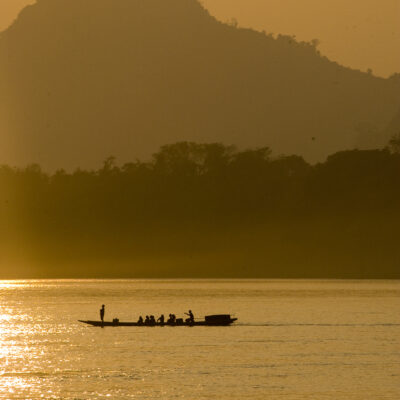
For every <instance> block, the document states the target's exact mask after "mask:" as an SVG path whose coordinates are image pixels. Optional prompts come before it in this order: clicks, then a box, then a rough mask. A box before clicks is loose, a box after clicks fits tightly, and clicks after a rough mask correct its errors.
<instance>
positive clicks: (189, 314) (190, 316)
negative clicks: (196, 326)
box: [185, 310, 194, 324]
mask: <svg viewBox="0 0 400 400" xmlns="http://www.w3.org/2000/svg"><path fill="white" fill-rule="evenodd" d="M185 314H186V315H188V316H189V318H186V322H187V323H188V324H193V323H194V315H193V313H192V310H189V312H187V313H185Z"/></svg>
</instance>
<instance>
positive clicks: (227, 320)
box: [79, 314, 237, 327]
mask: <svg viewBox="0 0 400 400" xmlns="http://www.w3.org/2000/svg"><path fill="white" fill-rule="evenodd" d="M236 320H237V318H232V317H231V316H230V315H229V314H218V315H207V316H206V317H205V318H204V320H203V321H193V322H186V321H184V320H183V319H182V318H178V319H177V320H176V322H175V323H172V324H171V323H167V322H165V323H163V324H160V323H153V324H145V323H139V322H122V321H120V320H119V319H117V318H115V319H114V320H113V321H104V322H101V321H84V320H79V322H82V323H84V324H88V325H92V326H99V327H104V326H113V327H118V326H142V327H154V326H228V325H231V324H232V323H233V322H235V321H236Z"/></svg>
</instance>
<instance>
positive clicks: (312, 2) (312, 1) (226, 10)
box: [0, 0, 400, 76]
mask: <svg viewBox="0 0 400 400" xmlns="http://www.w3.org/2000/svg"><path fill="white" fill-rule="evenodd" d="M33 2H34V0H0V30H3V29H5V28H6V27H7V26H8V25H9V24H10V23H12V21H13V20H14V19H15V17H16V16H17V14H18V12H19V11H20V10H21V8H22V7H24V6H25V5H27V4H30V3H33ZM202 3H203V4H204V5H205V7H206V8H208V9H209V10H210V12H211V14H213V15H215V16H216V17H217V18H218V19H220V20H222V21H228V20H231V19H232V18H235V19H236V20H237V21H238V22H239V25H240V26H244V27H252V28H254V29H257V30H265V31H267V32H272V33H282V34H291V35H296V37H297V39H298V40H306V41H310V40H312V39H314V38H317V39H319V40H320V42H321V44H320V47H319V48H320V50H321V52H322V53H323V54H324V55H326V56H328V57H329V58H330V59H332V60H335V61H338V62H339V63H340V64H343V65H345V66H349V67H352V68H356V69H361V70H364V71H365V70H367V69H368V68H371V69H372V70H373V71H374V73H375V74H376V75H381V76H388V75H391V74H392V73H394V72H400V0H202Z"/></svg>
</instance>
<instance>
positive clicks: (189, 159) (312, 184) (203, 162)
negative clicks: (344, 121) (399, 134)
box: [0, 138, 400, 277]
mask: <svg viewBox="0 0 400 400" xmlns="http://www.w3.org/2000/svg"><path fill="white" fill-rule="evenodd" d="M0 193H1V198H0V201H1V207H0V212H1V214H0V215H1V221H2V223H1V228H0V229H1V231H0V235H1V236H2V237H3V239H4V240H3V242H4V243H7V241H8V242H9V243H12V245H11V244H10V246H11V247H10V246H9V248H8V250H9V249H10V248H15V241H16V240H17V239H18V238H19V239H21V241H22V242H23V243H24V245H22V248H23V251H24V252H27V254H28V253H29V257H30V258H31V259H32V260H35V262H37V263H38V264H40V263H39V261H38V260H42V261H43V262H44V261H45V260H47V259H48V257H50V258H51V257H53V259H55V260H61V259H68V257H71V258H70V259H71V262H73V260H78V259H80V258H82V257H83V258H85V259H90V260H94V259H96V258H97V257H99V258H101V259H102V260H105V259H109V260H113V259H115V258H121V259H124V260H131V259H132V257H133V258H135V257H139V255H140V257H142V259H144V258H146V257H147V255H149V254H152V255H154V254H158V255H159V257H160V258H162V257H165V258H170V257H171V254H173V255H174V256H177V257H179V256H180V255H182V254H186V255H187V257H189V258H188V260H190V259H193V257H194V258H196V255H198V256H199V258H201V257H202V256H204V255H205V254H208V255H209V254H212V252H213V251H215V252H217V253H218V252H219V251H220V250H221V249H222V248H224V249H225V250H226V252H227V254H228V253H231V251H232V250H234V251H233V252H234V253H235V252H236V251H238V252H240V248H241V246H242V247H243V249H242V250H243V252H244V253H246V248H247V249H250V250H248V253H247V256H248V258H249V260H250V259H251V258H252V257H253V256H254V257H255V259H256V260H257V261H254V262H253V265H254V268H255V271H256V272H254V275H255V276H264V275H266V276H270V275H272V276H277V277H279V276H286V275H288V276H292V275H293V276H297V275H300V276H314V275H315V276H326V275H327V274H328V276H330V275H329V274H331V275H332V274H333V275H334V276H336V275H335V266H334V265H333V264H332V266H331V267H326V268H328V270H329V271H330V272H329V271H328V270H326V269H323V270H322V272H318V268H317V266H316V263H318V259H319V260H320V261H322V260H324V258H326V257H329V258H333V259H334V260H336V258H337V257H338V256H339V255H340V253H342V252H343V253H346V252H347V255H348V257H347V258H346V257H345V258H346V260H347V261H346V263H345V265H346V267H344V266H343V267H340V266H338V265H337V264H338V263H341V262H342V261H340V257H339V259H338V260H337V261H336V264H335V265H336V267H337V268H338V270H340V271H341V273H340V274H341V275H343V274H344V275H346V271H352V269H351V268H352V267H351V266H352V265H354V264H357V265H358V267H357V268H367V267H363V266H365V265H368V268H367V269H368V271H369V272H368V273H367V274H366V275H367V276H370V275H371V274H372V275H373V271H374V265H372V264H371V262H372V261H371V260H368V258H370V253H371V248H368V247H369V246H376V247H375V248H376V249H377V251H378V252H379V254H380V255H379V254H378V255H376V257H375V258H374V260H375V261H376V262H379V260H381V261H382V262H383V263H385V264H386V265H388V270H387V274H386V275H390V274H391V273H392V272H393V271H394V269H393V268H394V267H393V265H394V264H395V262H397V261H396V260H397V258H396V257H397V256H395V255H394V253H395V250H394V249H395V246H397V241H398V240H397V239H396V237H395V231H396V229H397V228H396V226H400V225H398V222H400V148H399V145H398V138H393V139H392V141H391V142H390V146H389V147H388V148H386V149H383V150H363V151H360V150H349V151H343V152H338V153H336V154H333V155H331V156H329V157H328V158H327V160H326V161H325V162H323V163H319V164H316V165H310V164H309V163H307V162H306V161H304V159H302V158H301V157H299V156H295V155H291V156H278V157H276V156H272V152H271V150H270V149H269V148H268V147H264V148H258V149H252V150H240V151H239V150H237V149H236V148H235V147H233V146H226V145H223V144H221V143H210V144H197V143H191V142H180V143H174V144H169V145H165V146H163V147H161V148H160V150H159V151H158V152H157V153H155V154H154V155H153V157H152V159H151V160H149V161H139V160H137V161H134V162H129V163H125V164H124V165H118V164H117V162H116V160H115V158H113V157H110V158H108V159H107V160H105V161H104V164H103V165H102V166H101V167H100V168H99V169H97V170H90V171H88V170H81V169H77V170H75V171H73V172H66V171H64V170H58V171H56V172H54V173H46V172H44V171H42V170H41V168H40V167H39V166H38V165H30V166H27V167H25V168H12V167H9V166H4V165H3V166H1V167H0ZM11 238H13V239H11ZM263 241H264V242H263ZM27 248H29V249H30V250H29V252H28V251H27V250H26V249H27ZM66 249H68V250H66ZM263 249H268V250H265V252H264V250H263ZM285 249H286V250H288V249H290V251H292V252H294V253H293V254H295V251H297V252H298V254H299V255H300V258H301V257H303V256H304V257H306V260H303V262H302V263H301V265H302V267H300V266H299V268H297V267H296V265H294V264H295V263H294V260H292V261H291V258H290V256H289V255H288V254H283V253H284V252H285V251H286V250H285ZM5 251H6V250H5ZM243 252H242V254H243ZM390 253H393V254H390ZM255 254H256V255H257V256H255ZM221 257H222V258H223V256H222V255H221ZM264 257H267V258H268V257H272V260H273V262H274V263H275V265H278V264H279V263H280V264H281V266H279V267H278V266H277V267H276V268H277V270H271V269H268V268H267V269H265V268H264V269H263V268H262V267H261V266H260V265H261V264H262V265H264V266H265V262H264V264H263V260H264V261H265V258H264ZM307 257H308V258H307ZM313 257H317V260H314V259H313ZM379 257H380V258H379ZM393 257H394V258H393ZM227 258H229V257H227ZM211 259H212V258H211ZM307 259H309V263H308V262H307ZM362 260H364V261H362ZM186 261H187V260H186ZM243 262H244V261H243ZM182 263H183V262H182ZM332 263H334V261H332ZM189 264H190V262H189V261H188V264H187V265H189ZM370 264H371V265H370ZM343 265H344V264H343ZM63 268H64V267H63ZM124 268H125V267H124ZM146 268H147V269H146V270H143V271H141V273H140V274H139V275H140V276H142V275H143V276H146V275H151V276H153V275H154V274H156V275H157V274H158V275H160V274H161V275H163V273H161V272H160V270H159V269H157V268H155V269H154V271H158V272H154V271H153V270H150V269H149V268H150V267H146ZM160 268H161V267H160ZM171 268H172V267H171ZM182 268H184V267H183V266H182V267H181V269H179V268H178V269H179V271H180V272H179V273H178V272H177V273H176V274H173V273H172V275H173V276H175V275H177V276H181V275H182ZM188 268H189V269H188V270H187V271H191V274H192V275H196V276H197V275H201V276H203V275H202V274H203V272H204V275H205V276H206V275H207V271H206V270H204V271H203V270H201V271H198V270H196V271H197V272H196V273H195V272H193V271H194V270H190V267H188ZM308 268H309V269H308ZM316 268H317V269H316ZM324 268H325V267H324ZM329 268H331V269H332V270H330V269H329ZM343 268H344V269H343ZM346 268H349V269H346ZM376 268H377V269H376V271H378V270H379V268H378V266H376ZM289 270H290V271H291V272H290V273H286V272H285V271H289ZM45 271H46V273H47V272H48V268H47V267H46V269H45ZM62 271H64V272H65V269H62ZM102 271H103V270H102ZM238 271H239V272H238ZM240 271H242V270H240V268H239V267H238V266H236V267H235V266H233V267H232V269H231V270H230V273H231V275H233V276H236V275H241V273H240ZM263 271H264V272H265V271H267V272H268V271H269V272H268V273H267V272H265V274H264V272H263ZM296 271H297V272H296ZM327 271H328V272H329V273H328V272H327ZM357 271H358V273H359V274H361V275H363V274H364V272H365V271H364V270H363V271H364V272H360V270H357ZM357 271H355V272H354V271H353V272H354V274H355V275H354V274H352V273H351V274H350V275H351V276H353V275H354V276H356V275H357ZM391 271H392V272H391ZM153 272H154V274H153ZM164 272H165V271H164ZM200 272H201V273H200ZM242 272H243V271H242ZM99 273H100V272H99ZM377 273H378V272H377ZM393 273H394V272H393ZM121 274H122V275H123V276H131V275H133V276H135V274H134V273H133V272H132V270H131V269H130V268H125V269H123V273H122V272H121ZM188 274H189V272H188ZM221 274H222V275H223V276H225V275H227V276H228V275H229V273H226V271H225V270H224V271H222V270H221ZM340 274H339V275H340ZM89 275H90V274H89ZM100 275H102V276H103V275H104V271H103V272H101V273H100ZM164 275H167V276H168V273H167V272H165V273H164ZM164 275H163V276H164ZM183 275H185V274H183ZM189 275H190V274H189ZM217 275H218V274H217ZM245 275H246V274H245ZM364 275H365V274H364ZM378 275H379V274H378ZM386 275H385V276H386ZM390 276H391V275H390Z"/></svg>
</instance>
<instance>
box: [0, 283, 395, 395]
mask: <svg viewBox="0 0 400 400" xmlns="http://www.w3.org/2000/svg"><path fill="white" fill-rule="evenodd" d="M399 295H400V283H399V282H398V281H318V280H314V281H306V280H300V281H287V280H36V281H2V282H1V283H0V345H1V347H0V349H1V351H0V363H1V364H0V366H1V369H0V370H1V375H0V398H3V399H37V398H47V399H49V398H57V399H59V398H63V399H90V398H93V399H94V398H104V397H105V398H113V399H149V398H151V399H191V400H197V399H222V400H224V399H270V400H273V399H285V400H299V399H319V400H323V399H325V400H326V399H329V400H331V399H332V400H333V399H335V400H341V399H343V400H369V399H371V400H372V399H374V400H376V399H388V400H392V399H393V400H394V399H398V398H399V395H400V379H399V376H400V316H399V313H398V310H399V305H400V296H399ZM102 303H105V304H106V320H111V319H112V318H115V317H118V318H119V319H120V320H121V321H127V320H136V319H137V318H138V316H139V314H142V315H146V314H154V315H156V317H157V316H158V315H159V314H161V313H164V314H167V315H168V314H169V313H171V312H172V313H175V314H177V316H178V317H179V316H182V315H183V312H185V311H187V310H188V309H189V308H191V309H192V310H193V311H194V314H195V317H199V318H201V317H203V316H204V315H206V314H214V313H231V314H235V316H236V317H237V318H238V321H237V322H236V323H235V324H234V325H233V326H231V327H194V328H189V327H154V328H149V327H129V328H122V327H120V328H105V329H101V328H94V327H88V326H85V325H83V324H80V323H79V322H77V320H78V319H98V309H99V307H100V305H101V304H102Z"/></svg>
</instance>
